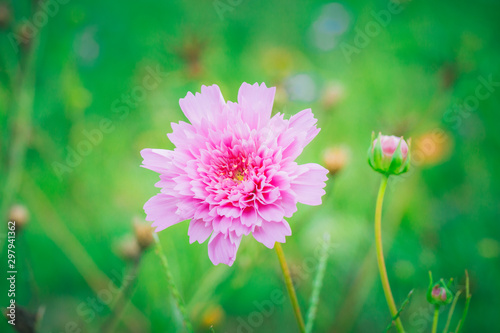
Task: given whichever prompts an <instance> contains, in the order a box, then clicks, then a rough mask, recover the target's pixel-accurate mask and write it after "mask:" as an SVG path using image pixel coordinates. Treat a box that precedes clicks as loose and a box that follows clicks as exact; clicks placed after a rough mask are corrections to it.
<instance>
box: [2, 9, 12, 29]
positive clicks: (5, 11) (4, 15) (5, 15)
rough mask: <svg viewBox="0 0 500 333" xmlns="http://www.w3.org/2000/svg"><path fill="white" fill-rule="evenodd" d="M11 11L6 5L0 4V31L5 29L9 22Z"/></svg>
mask: <svg viewBox="0 0 500 333" xmlns="http://www.w3.org/2000/svg"><path fill="white" fill-rule="evenodd" d="M11 17H12V15H11V11H10V8H9V6H8V5H7V4H6V3H0V29H6V28H7V27H8V26H9V24H10V20H11Z"/></svg>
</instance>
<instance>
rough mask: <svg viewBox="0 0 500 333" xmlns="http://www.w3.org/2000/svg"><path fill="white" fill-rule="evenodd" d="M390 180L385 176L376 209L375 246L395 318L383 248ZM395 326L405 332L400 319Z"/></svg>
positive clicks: (387, 297)
mask: <svg viewBox="0 0 500 333" xmlns="http://www.w3.org/2000/svg"><path fill="white" fill-rule="evenodd" d="M388 179H389V176H383V178H382V182H381V183H380V188H379V191H378V196H377V205H376V208H375V246H376V249H377V262H378V269H379V272H380V279H381V280H382V287H383V289H384V294H385V299H386V300H387V305H388V307H389V311H390V313H391V316H392V317H393V318H394V317H396V315H397V313H398V309H397V307H396V303H395V302H394V297H393V296H392V291H391V286H390V285H389V278H388V277H387V269H386V267H385V260H384V251H383V248H382V204H383V202H384V194H385V189H386V187H387V181H388ZM395 324H396V328H397V330H398V332H404V331H405V330H404V328H403V324H402V323H401V319H400V318H397V319H396V322H395Z"/></svg>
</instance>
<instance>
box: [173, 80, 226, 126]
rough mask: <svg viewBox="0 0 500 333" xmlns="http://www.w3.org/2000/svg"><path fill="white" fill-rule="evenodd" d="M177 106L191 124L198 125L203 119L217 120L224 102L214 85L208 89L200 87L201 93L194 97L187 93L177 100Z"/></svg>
mask: <svg viewBox="0 0 500 333" xmlns="http://www.w3.org/2000/svg"><path fill="white" fill-rule="evenodd" d="M179 105H180V106H181V109H182V112H184V114H185V115H186V117H187V118H188V119H189V121H190V122H191V124H193V125H200V124H201V123H202V119H203V118H205V119H207V120H208V121H210V122H212V121H213V120H215V119H217V115H218V114H220V112H221V111H222V110H223V109H224V107H225V105H226V102H225V101H224V97H222V93H221V92H220V89H219V87H218V86H217V85H216V84H214V85H212V86H209V87H207V86H201V93H196V95H193V94H192V93H191V92H189V93H188V94H187V95H186V97H184V98H181V99H180V100H179Z"/></svg>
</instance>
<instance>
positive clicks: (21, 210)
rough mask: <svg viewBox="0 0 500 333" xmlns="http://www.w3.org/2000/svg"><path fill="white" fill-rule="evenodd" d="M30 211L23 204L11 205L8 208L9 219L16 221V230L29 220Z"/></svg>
mask: <svg viewBox="0 0 500 333" xmlns="http://www.w3.org/2000/svg"><path fill="white" fill-rule="evenodd" d="M29 218H30V213H29V211H28V209H27V208H26V207H25V206H24V205H13V206H12V207H10V210H9V221H12V222H15V223H16V230H17V231H20V230H21V229H23V228H24V227H25V226H26V225H27V224H28V222H29Z"/></svg>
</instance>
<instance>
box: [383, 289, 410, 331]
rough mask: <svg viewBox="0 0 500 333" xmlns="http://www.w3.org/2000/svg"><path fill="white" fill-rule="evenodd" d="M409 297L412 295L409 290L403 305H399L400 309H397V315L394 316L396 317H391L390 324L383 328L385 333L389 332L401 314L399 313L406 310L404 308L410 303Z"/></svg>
mask: <svg viewBox="0 0 500 333" xmlns="http://www.w3.org/2000/svg"><path fill="white" fill-rule="evenodd" d="M411 295H413V289H412V290H410V292H409V293H408V296H406V299H405V300H404V301H403V304H401V307H400V308H399V310H398V313H397V314H396V316H394V317H392V320H391V322H390V323H389V325H387V327H386V328H385V332H389V330H390V329H391V327H392V325H393V324H394V321H395V320H396V319H398V318H399V315H400V314H401V312H403V310H404V309H405V308H406V306H407V305H408V303H410V299H411Z"/></svg>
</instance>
